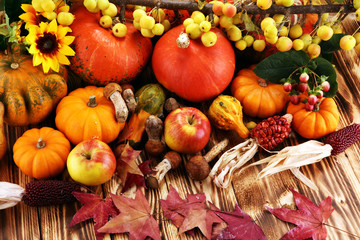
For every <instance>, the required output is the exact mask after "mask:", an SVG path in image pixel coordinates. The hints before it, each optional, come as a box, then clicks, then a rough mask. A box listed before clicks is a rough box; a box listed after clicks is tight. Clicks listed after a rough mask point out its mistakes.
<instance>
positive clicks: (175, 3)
mask: <svg viewBox="0 0 360 240" xmlns="http://www.w3.org/2000/svg"><path fill="white" fill-rule="evenodd" d="M110 2H112V3H114V4H116V5H119V6H124V5H126V4H132V5H141V6H147V7H159V8H165V9H170V10H178V9H182V10H188V11H196V10H199V3H198V2H195V1H191V0H110ZM236 7H237V11H238V12H242V11H244V12H247V13H248V14H275V13H279V14H280V13H281V14H301V13H317V14H321V13H337V12H340V11H341V12H343V13H351V12H355V11H356V9H355V8H354V7H353V5H352V4H351V3H350V2H349V3H347V4H326V5H312V4H311V5H293V6H291V7H284V6H278V5H276V4H272V6H271V7H270V8H269V9H267V10H261V9H260V8H259V7H258V6H256V5H254V4H252V5H251V4H249V5H244V4H238V5H236ZM200 11H202V12H203V13H204V14H210V13H212V4H211V3H207V4H205V5H203V7H202V8H201V10H200Z"/></svg>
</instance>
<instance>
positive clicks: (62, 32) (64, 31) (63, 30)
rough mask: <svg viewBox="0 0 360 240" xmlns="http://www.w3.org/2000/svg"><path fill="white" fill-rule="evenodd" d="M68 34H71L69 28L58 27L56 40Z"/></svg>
mask: <svg viewBox="0 0 360 240" xmlns="http://www.w3.org/2000/svg"><path fill="white" fill-rule="evenodd" d="M68 32H71V28H69V27H63V26H58V32H57V35H58V38H59V39H62V38H64V37H65V36H66V34H67V33H68Z"/></svg>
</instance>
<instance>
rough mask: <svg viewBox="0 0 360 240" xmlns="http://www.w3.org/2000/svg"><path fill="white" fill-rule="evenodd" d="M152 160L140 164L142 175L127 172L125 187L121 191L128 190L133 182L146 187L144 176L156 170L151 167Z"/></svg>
mask: <svg viewBox="0 0 360 240" xmlns="http://www.w3.org/2000/svg"><path fill="white" fill-rule="evenodd" d="M150 163H151V160H147V161H145V162H142V163H141V164H139V166H138V168H139V169H140V171H141V173H142V175H139V174H132V173H130V172H128V173H127V176H126V180H125V184H124V187H123V188H122V189H121V192H122V193H124V192H126V190H128V189H129V188H130V187H131V186H132V185H133V184H135V185H136V186H139V187H144V188H146V184H145V178H144V176H146V175H148V174H151V173H153V172H154V171H153V170H152V169H151V168H150V167H149V165H150Z"/></svg>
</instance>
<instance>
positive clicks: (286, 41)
mask: <svg viewBox="0 0 360 240" xmlns="http://www.w3.org/2000/svg"><path fill="white" fill-rule="evenodd" d="M292 47H293V41H292V40H291V39H290V38H288V37H280V38H279V39H278V41H277V42H276V48H277V50H279V51H280V52H286V51H289V50H290V49H291V48H292Z"/></svg>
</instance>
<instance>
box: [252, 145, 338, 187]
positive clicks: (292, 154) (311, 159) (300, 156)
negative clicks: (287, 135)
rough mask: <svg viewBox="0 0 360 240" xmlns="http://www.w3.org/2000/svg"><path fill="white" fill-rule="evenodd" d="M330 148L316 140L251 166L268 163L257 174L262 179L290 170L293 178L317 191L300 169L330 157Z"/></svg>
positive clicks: (292, 147)
mask: <svg viewBox="0 0 360 240" xmlns="http://www.w3.org/2000/svg"><path fill="white" fill-rule="evenodd" d="M331 150H332V147H331V145H329V144H324V143H322V142H318V141H316V140H310V141H307V142H304V143H302V144H299V145H296V146H289V147H285V148H284V149H282V150H281V151H280V152H278V153H277V154H275V155H272V156H270V157H267V158H264V159H261V160H260V161H258V162H256V163H253V164H251V165H252V166H254V165H259V164H263V163H268V164H267V166H266V167H265V168H264V169H263V170H262V171H261V172H260V173H259V174H258V178H260V179H261V178H264V177H267V176H270V175H273V174H275V173H279V172H282V171H285V170H290V171H291V172H292V173H293V174H294V176H295V177H297V178H298V179H299V180H300V181H302V182H303V183H304V184H305V185H306V186H308V187H309V188H311V189H313V190H316V191H317V190H318V188H317V187H316V185H315V184H314V183H313V182H311V181H310V179H308V178H307V177H305V175H304V174H302V173H301V172H300V167H301V166H305V165H310V164H313V163H316V162H320V161H321V160H322V159H323V158H325V157H328V156H330V155H331Z"/></svg>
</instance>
